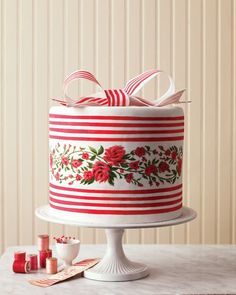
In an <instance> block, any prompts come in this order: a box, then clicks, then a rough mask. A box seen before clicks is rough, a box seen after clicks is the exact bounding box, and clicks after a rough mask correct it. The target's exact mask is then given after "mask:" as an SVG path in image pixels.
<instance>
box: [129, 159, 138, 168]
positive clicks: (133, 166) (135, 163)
mask: <svg viewBox="0 0 236 295" xmlns="http://www.w3.org/2000/svg"><path fill="white" fill-rule="evenodd" d="M129 167H130V168H131V169H134V170H138V167H139V161H135V162H131V163H130V164H129Z"/></svg>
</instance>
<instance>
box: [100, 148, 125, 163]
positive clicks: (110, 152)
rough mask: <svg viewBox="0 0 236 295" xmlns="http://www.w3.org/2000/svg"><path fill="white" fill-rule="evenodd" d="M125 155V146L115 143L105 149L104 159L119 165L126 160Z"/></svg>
mask: <svg viewBox="0 0 236 295" xmlns="http://www.w3.org/2000/svg"><path fill="white" fill-rule="evenodd" d="M124 155H125V149H124V147H123V146H120V145H114V146H112V147H110V148H107V149H106V150H105V155H104V160H106V161H107V162H108V163H109V164H110V165H114V166H118V165H119V164H121V163H122V162H124V159H123V157H124Z"/></svg>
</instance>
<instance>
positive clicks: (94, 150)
mask: <svg viewBox="0 0 236 295" xmlns="http://www.w3.org/2000/svg"><path fill="white" fill-rule="evenodd" d="M89 149H90V151H91V152H92V153H94V154H96V155H97V150H96V149H95V148H93V147H91V146H89Z"/></svg>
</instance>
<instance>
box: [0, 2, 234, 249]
mask: <svg viewBox="0 0 236 295" xmlns="http://www.w3.org/2000/svg"><path fill="white" fill-rule="evenodd" d="M0 15H1V24H0V26H1V28H0V40H1V46H0V56H1V58H0V60H1V63H0V65H1V70H0V79H1V82H0V83H1V84H0V86H1V100H0V116H1V117H0V135H1V136H0V153H1V157H0V241H1V243H0V252H1V251H3V250H4V249H5V247H6V246H9V245H16V244H30V243H32V242H33V240H34V239H35V238H36V236H37V234H40V233H46V232H48V231H49V229H50V233H51V235H61V234H63V233H65V234H66V235H69V236H79V237H80V239H81V240H82V242H83V243H103V242H104V241H105V235H104V231H103V230H93V229H80V230H79V229H77V228H76V227H69V226H65V227H63V226H61V225H56V224H54V225H53V224H50V226H49V224H48V223H46V222H44V221H40V220H39V219H38V218H35V216H34V209H35V208H36V207H38V206H40V205H43V204H45V203H47V202H48V109H49V107H50V106H51V105H52V104H53V103H52V101H51V100H50V98H52V97H61V96H62V95H63V93H62V82H63V80H64V77H65V75H67V74H69V73H70V72H72V71H74V70H76V69H77V68H83V69H87V70H89V71H91V72H94V73H95V75H96V76H97V78H98V80H99V81H101V83H102V85H104V87H116V88H119V87H123V85H124V84H125V83H126V81H127V80H128V79H130V78H132V77H133V76H134V75H137V74H138V73H140V72H141V71H142V70H146V69H150V68H155V67H157V68H159V69H162V70H164V71H166V72H168V73H170V74H171V75H172V76H173V77H174V80H175V83H176V88H177V89H181V88H187V91H186V95H185V97H184V98H183V99H185V100H192V103H191V104H188V105H187V104H186V105H183V107H184V110H185V115H186V121H185V149H184V157H185V158H184V174H183V178H184V203H185V205H189V206H191V207H193V208H194V209H195V210H197V212H198V218H197V219H196V220H195V221H194V222H192V223H190V224H188V225H181V226H176V227H174V228H173V229H170V228H161V229H158V230H156V229H150V230H149V229H148V230H128V231H127V232H126V235H125V241H126V242H128V243H153V242H157V243H185V242H188V243H235V242H236V225H235V224H236V168H235V167H236V101H235V95H236V91H235V87H236V86H235V85H236V45H235V40H236V35H235V34H236V33H235V32H236V29H235V26H236V20H235V17H236V4H235V1H234V0H225V1H222V0H217V1H216V0H198V1H192V0H178V1H177V0H150V1H144V0H127V1H125V0H112V1H109V0H88V1H82V0H71V1H65V0H58V1H56V0H49V1H47V0H40V1H35V0H7V1H6V0H3V1H1V5H0ZM166 87H167V81H166V80H165V79H164V78H160V79H158V81H155V82H154V81H152V82H150V83H149V84H148V85H147V87H145V89H144V90H143V91H141V93H140V95H142V96H143V97H147V98H152V97H157V96H158V95H159V94H161V93H163V92H164V91H165V90H166ZM94 91H95V87H94V86H93V85H92V84H91V83H84V82H82V83H74V84H72V85H71V86H70V89H69V92H70V94H71V95H73V96H79V95H86V94H88V93H91V92H94Z"/></svg>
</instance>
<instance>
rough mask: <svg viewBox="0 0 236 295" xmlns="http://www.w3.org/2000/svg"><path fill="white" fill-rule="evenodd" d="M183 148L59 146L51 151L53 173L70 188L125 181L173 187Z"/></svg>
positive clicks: (180, 165) (137, 184)
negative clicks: (127, 149)
mask: <svg viewBox="0 0 236 295" xmlns="http://www.w3.org/2000/svg"><path fill="white" fill-rule="evenodd" d="M182 157H183V149H182V147H177V146H175V145H171V146H169V147H168V148H164V147H163V146H162V145H157V146H156V148H154V149H153V148H151V147H150V146H147V145H145V146H138V147H136V148H135V149H134V150H132V151H130V152H127V151H126V150H125V147H123V146H121V145H113V146H111V147H108V148H105V149H104V147H103V146H102V145H101V146H100V147H99V148H98V149H96V148H94V147H92V146H88V147H77V146H72V145H70V144H65V145H61V144H60V143H57V144H56V145H55V146H54V147H53V148H52V149H51V150H50V172H51V174H52V175H53V177H54V179H55V180H56V181H58V182H59V183H62V182H66V183H67V184H68V185H73V184H76V183H80V184H82V185H90V184H92V183H94V182H97V183H109V184H110V185H112V186H114V184H115V182H116V181H118V180H120V179H123V180H124V181H126V182H127V183H132V184H133V185H136V186H138V187H142V186H144V184H145V182H148V184H149V185H150V186H159V185H160V184H161V183H162V184H164V183H170V184H174V183H175V182H176V181H177V180H178V179H179V177H180V176H181V170H182Z"/></svg>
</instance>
